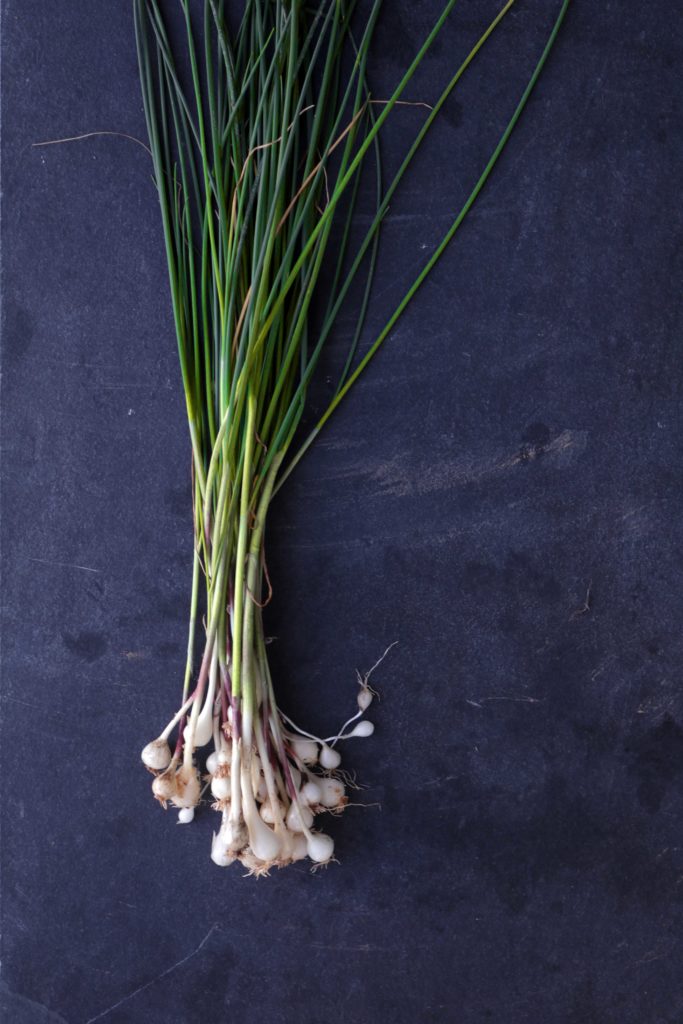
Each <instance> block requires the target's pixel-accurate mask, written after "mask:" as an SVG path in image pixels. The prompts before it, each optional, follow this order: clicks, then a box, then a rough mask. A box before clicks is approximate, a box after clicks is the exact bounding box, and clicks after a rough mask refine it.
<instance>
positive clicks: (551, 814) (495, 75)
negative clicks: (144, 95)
mask: <svg viewBox="0 0 683 1024" xmlns="http://www.w3.org/2000/svg"><path fill="white" fill-rule="evenodd" d="M558 6H559V2H558V0H547V2H546V0H538V2H535V3H530V2H525V3H520V4H519V5H518V7H519V9H518V10H517V11H516V12H515V13H514V15H512V16H510V20H509V23H508V25H507V28H506V29H505V31H504V32H502V33H501V35H500V37H499V38H498V39H497V40H496V42H494V43H493V44H492V46H491V48H490V50H489V51H488V54H487V56H486V57H484V58H483V60H482V62H481V64H480V66H479V68H480V70H479V72H474V73H473V74H472V75H470V77H469V78H468V79H467V80H466V81H465V82H463V85H462V89H461V90H460V92H459V94H458V97H457V100H455V98H454V101H453V102H452V103H451V104H450V106H449V110H448V113H447V116H446V117H445V119H444V120H443V122H442V123H441V126H440V127H439V129H438V130H437V131H436V132H435V135H434V137H433V139H432V142H431V144H430V146H429V148H428V149H427V150H425V152H424V154H423V156H422V157H421V159H420V161H419V164H418V165H417V166H416V170H415V173H414V174H413V176H412V177H411V179H410V181H409V182H407V183H406V188H405V189H404V191H403V193H402V198H401V200H400V201H397V202H396V203H395V204H394V206H393V207H392V212H391V216H390V218H389V221H388V226H387V232H386V237H385V243H384V246H383V252H382V263H381V274H380V281H379V283H378V288H377V296H376V301H375V303H374V306H373V314H372V315H373V323H374V324H375V325H379V324H380V323H381V316H382V313H383V312H388V311H389V310H390V308H391V304H392V302H394V301H396V300H397V299H398V298H399V297H400V295H401V290H402V288H404V287H405V285H406V284H407V283H408V282H409V280H410V277H411V274H414V273H415V271H416V268H417V267H418V266H419V265H420V261H421V260H423V259H424V258H425V256H426V255H427V254H428V253H429V251H430V249H431V247H432V246H433V245H434V243H435V241H436V240H437V239H438V237H439V235H440V232H443V230H445V227H446V226H447V224H448V221H449V212H450V211H452V210H453V209H454V208H455V207H456V205H457V203H458V201H459V200H461V199H462V198H463V197H464V194H465V189H466V187H467V185H468V184H471V183H472V182H473V180H474V178H475V175H476V171H477V168H478V166H479V165H480V163H481V160H482V159H483V158H484V157H485V155H486V153H487V152H488V150H489V149H490V148H491V146H492V144H493V142H494V140H495V137H496V132H497V130H498V129H499V126H500V124H501V121H502V108H503V107H504V109H505V110H506V111H507V110H509V109H510V108H511V106H512V104H513V102H514V99H515V97H516V95H518V93H519V91H520V90H521V88H522V85H523V81H524V76H525V75H526V74H527V73H528V70H529V68H530V66H531V64H532V62H533V60H534V59H535V57H536V55H537V54H538V53H539V51H540V48H541V46H542V41H543V37H544V35H545V33H546V32H547V31H548V29H549V25H550V23H551V20H552V18H553V16H554V12H555V11H556V10H557V8H558ZM495 7H496V5H495V4H494V3H489V2H488V0H462V3H461V4H460V5H459V7H458V10H457V12H456V14H454V16H453V18H452V22H451V23H450V25H449V27H448V29H447V31H446V32H445V34H444V36H443V39H442V41H441V42H440V43H439V45H438V47H437V48H436V50H435V52H434V54H433V56H431V57H430V59H429V61H428V62H427V64H426V65H425V68H424V70H423V72H422V74H421V75H420V76H419V78H418V80H417V81H416V83H415V86H414V89H413V97H414V98H415V99H430V98H432V97H434V96H435V95H436V89H437V85H438V83H439V82H442V81H443V80H444V79H445V76H446V75H447V73H448V71H449V69H451V68H452V67H453V66H454V63H455V60H456V58H457V57H458V56H459V55H462V54H464V53H465V52H466V47H467V42H468V41H469V40H473V39H474V38H475V36H474V33H475V31H476V28H477V26H480V25H482V24H483V23H484V19H485V18H486V17H487V16H488V15H489V14H490V13H491V12H492V11H493V10H494V8H495ZM438 8H439V2H438V0H421V2H420V3H410V2H409V0H400V2H395V0H392V3H391V4H390V5H389V4H387V5H386V10H385V14H384V19H383V23H382V29H381V36H380V42H381V47H378V50H377V54H376V61H375V72H374V76H375V77H374V80H375V82H376V95H381V94H382V93H384V94H385V95H386V94H388V91H389V89H390V88H391V85H392V83H394V82H395V81H396V80H397V75H398V73H399V70H400V68H401V67H402V66H404V65H405V63H406V61H407V60H408V59H409V58H410V56H411V54H412V52H413V49H414V46H415V43H416V41H417V40H418V39H419V38H421V37H422V36H423V34H424V32H425V31H426V28H427V26H428V25H429V24H430V22H431V20H432V19H433V17H434V16H435V13H436V11H437V9H438ZM2 10H3V19H2V28H3V151H2V159H3V188H4V203H3V225H2V227H3V239H2V241H3V251H2V256H3V266H4V269H3V275H4V276H3V308H4V331H3V346H4V352H3V355H4V358H3V436H2V449H3V455H4V500H3V512H4V515H3V520H2V528H3V569H4V582H3V608H4V632H3V678H2V696H3V747H2V772H1V778H2V797H3V799H2V810H3V816H2V839H3V842H2V858H3V875H2V878H3V904H2V920H3V951H2V978H3V986H4V988H3V991H4V997H3V998H4V1000H5V1012H4V1017H3V1020H4V1021H6V1022H7V1024H39V1022H41V1024H42V1022H44V1024H47V1022H49V1024H86V1022H90V1024H94V1022H95V1021H105V1022H106V1024H132V1022H145V1024H147V1022H148V1024H160V1022H162V1021H174V1022H179V1024H185V1022H190V1024H194V1022H198V1024H219V1022H223V1021H226V1020H232V1019H235V1020H239V1021H240V1022H241V1024H253V1022H257V1021H258V1022H261V1021H267V1022H268V1024H280V1022H282V1024H290V1022H292V1021H297V1022H300V1024H322V1022H333V1024H374V1022H376V1021H384V1020H387V1021H389V1020H390V1021H393V1022H396V1024H415V1022H422V1021H425V1022H427V1021H434V1022H454V1024H484V1022H486V1021H493V1022H496V1024H522V1022H524V1024H526V1022H528V1024H665V1022H666V1024H674V1022H679V1021H681V1020H683V979H682V977H681V968H680V964H681V925H682V923H683V914H682V912H681V896H682V895H683V849H682V846H681V842H682V841H681V835H682V834H683V833H682V824H683V821H682V817H683V797H682V792H683V699H682V697H681V666H682V663H683V640H682V630H681V622H682V620H683V582H682V580H683V576H682V573H681V568H682V564H681V563H682V561H683V553H682V543H683V536H682V534H681V526H680V523H681V514H680V509H681V499H682V497H683V493H682V487H681V421H680V416H681V380H682V379H683V376H682V372H681V356H680V347H679V338H680V328H681V304H680V301H679V295H678V288H679V286H680V280H681V270H682V268H681V245H680V243H681V231H680V219H679V216H678V214H679V209H678V207H679V205H680V204H679V196H678V187H679V183H680V168H681V163H680V157H681V133H680V102H679V96H677V92H678V93H679V94H680V90H679V89H678V88H677V85H679V84H680V83H679V74H680V66H681V60H682V59H683V53H682V45H681V44H682V39H681V30H680V24H679V23H677V22H676V20H675V19H674V20H673V21H672V17H673V8H672V5H671V4H670V3H668V2H666V0H653V2H651V3H648V4H642V3H635V2H633V0H629V2H626V3H617V2H615V0H611V2H604V3H600V4H595V3H594V4H587V3H584V4H582V3H576V4H574V5H573V7H572V8H571V9H570V13H569V16H568V18H567V21H566V25H565V29H564V31H563V33H562V36H561V38H560V41H559V43H558V45H557V48H556V50H555V52H554V54H553V56H552V58H551V60H550V62H549V64H548V67H547V69H546V71H545V73H544V75H543V78H542V80H541V83H540V87H539V90H538V92H537V93H536V95H535V98H534V99H533V101H532V102H531V103H530V105H529V108H528V110H527V113H526V115H525V118H524V120H523V122H522V124H521V125H520V127H519V130H518V132H517V135H516V137H515V138H514V139H513V142H512V143H511V146H510V148H509V150H508V151H507V154H506V156H505V157H504V159H503V160H502V162H501V164H500V166H499V168H498V170H497V171H496V173H495V176H494V178H493V179H492V181H491V182H490V184H489V186H488V187H487V189H486V192H485V194H484V195H483V196H482V198H481V200H480V202H479V204H478V206H477V208H476V210H475V212H474V213H473V214H472V216H471V218H470V219H469V222H468V224H467V226H466V228H465V229H464V230H463V231H462V233H461V234H460V236H459V239H458V241H457V243H456V244H455V245H454V247H453V248H452V250H451V252H450V254H449V255H448V257H447V258H446V259H445V260H444V261H443V263H442V264H441V266H440V267H439V269H438V271H437V272H436V273H435V274H434V276H433V278H432V279H431V281H430V282H429V283H428V284H427V285H426V286H425V288H424V290H423V291H422V292H421V294H420V296H419V299H418V300H417V301H416V303H415V305H414V306H413V307H412V309H411V310H410V312H409V314H408V315H407V316H406V317H405V319H404V320H403V321H402V323H401V325H400V327H399V328H398V329H397V330H396V331H395V334H394V336H393V337H392V339H391V341H390V343H389V344H388V345H387V348H386V350H385V351H384V353H383V355H382V356H381V357H380V359H379V360H378V362H377V364H376V366H375V367H374V369H373V370H372V372H371V373H370V375H369V376H368V377H367V379H366V380H365V382H364V383H363V384H362V385H361V386H360V387H359V389H358V391H357V392H356V394H355V396H354V397H353V398H352V399H350V401H349V403H348V405H347V407H346V409H343V410H341V411H340V413H339V415H337V416H336V417H335V419H334V421H333V423H332V424H331V426H330V429H329V431H328V433H327V436H326V437H325V439H324V441H322V442H321V443H320V444H319V446H318V447H317V449H316V450H315V451H314V452H312V453H311V455H310V457H309V458H308V459H307V461H306V462H305V463H304V464H302V466H301V469H300V471H299V472H298V473H297V476H296V478H295V479H293V481H292V482H291V486H289V487H288V488H287V490H286V492H283V495H282V501H281V502H280V503H279V506H278V508H277V511H276V512H275V513H274V522H273V528H272V530H271V539H270V558H271V562H272V572H273V578H274V583H275V586H276V602H275V605H274V607H273V609H272V614H271V616H270V628H271V631H272V632H273V633H274V634H276V635H277V636H278V637H279V642H278V643H277V644H276V645H274V648H273V657H274V661H275V665H276V668H277V671H278V679H279V685H280V693H281V697H282V701H283V703H284V704H285V706H286V707H288V708H289V709H290V710H291V711H292V712H293V713H295V714H296V715H298V716H299V717H303V718H306V720H307V721H308V722H309V723H310V724H311V726H313V727H314V728H320V729H329V728H331V727H333V726H334V724H335V723H337V722H338V721H339V720H340V719H341V718H343V717H345V714H346V712H347V709H348V708H349V706H350V704H352V702H353V700H354V693H355V686H354V669H355V667H356V666H359V667H361V668H363V667H365V668H367V667H368V666H369V665H370V664H371V663H372V662H373V661H374V660H375V659H376V657H378V655H379V654H380V653H381V652H382V650H383V649H384V648H385V646H386V645H387V644H388V643H390V642H391V641H393V640H396V639H397V640H399V641H400V643H399V646H398V647H396V648H395V649H394V651H392V653H391V655H390V656H389V658H388V659H387V661H386V663H385V665H384V666H383V667H382V669H381V671H380V672H378V675H377V682H378V684H379V685H380V688H381V691H382V695H383V700H382V702H381V704H380V705H378V707H377V708H376V710H375V712H374V718H375V720H376V722H377V726H378V729H377V733H376V735H375V737H374V739H373V740H372V741H365V742H362V743H361V742H359V743H357V744H356V746H355V747H353V748H350V749H349V764H350V765H351V766H352V767H353V768H355V769H356V770H357V771H358V773H359V776H360V777H361V778H362V780H363V781H364V782H366V783H367V784H368V787H369V788H368V789H367V791H366V792H365V794H364V797H363V799H365V800H366V801H368V802H375V801H377V802H380V803H381V810H377V809H376V808H374V809H366V810H363V809H361V808H352V809H350V810H349V812H348V814H347V815H346V816H345V818H344V819H343V820H340V821H339V822H336V823H335V824H334V826H333V828H334V834H335V836H336V837H337V841H338V852H339V856H340V860H341V864H340V866H335V867H333V869H331V870H328V871H325V872H320V873H318V874H316V875H310V874H309V873H308V872H307V871H305V870H299V869H293V870H287V871H284V872H280V873H279V874H277V875H275V876H274V877H272V878H271V879H270V880H268V881H265V882H255V881H254V880H245V879H243V878H242V877H241V876H240V872H239V870H230V871H226V872H221V871H219V870H218V869H215V868H214V867H213V866H212V865H211V864H210V863H209V861H208V846H209V836H210V831H211V827H212V824H213V821H212V814H211V813H210V812H208V813H204V814H202V815H201V816H200V818H199V819H198V820H197V822H196V823H195V825H194V826H193V827H191V828H177V827H176V826H175V824H174V817H172V816H171V815H170V814H168V815H164V814H163V813H162V812H161V810H160V809H159V808H158V807H156V806H155V805H153V803H152V801H151V798H150V794H149V786H148V783H149V779H148V777H147V776H146V775H145V773H144V771H143V770H142V769H141V767H140V765H139V763H138V750H139V748H140V747H141V746H142V745H143V743H144V742H146V741H147V740H148V739H149V738H150V737H151V736H152V735H153V734H154V732H155V730H156V729H157V728H158V726H159V724H160V723H161V722H163V721H165V720H166V717H167V716H168V715H169V714H170V712H171V711H172V709H173V707H174V702H175V699H176V693H177V690H178V688H179V677H180V673H181V667H182V660H183V648H184V644H185V616H186V609H187V599H188V585H189V567H190V562H189V555H190V545H191V534H190V530H191V525H190V519H189V505H188V495H189V490H188V468H189V450H188V444H187V439H186V434H185V429H184V423H183V403H182V399H181V393H180V390H179V377H178V372H177V368H176V361H175V351H174V340H173V336H172V330H171V321H170V314H169V300H168V293H167V285H166V280H165V270H164V264H163V254H162V249H161V233H160V225H159V218H158V213H157V207H156V204H155V197H154V194H153V191H152V187H151V183H150V178H149V168H148V164H147V158H146V156H145V153H144V151H143V150H142V149H141V148H140V147H139V146H137V145H135V144H134V143H131V142H127V141H125V140H121V139H117V138H96V139H93V140H91V141H88V142H81V143H74V144H71V145H62V146H53V147H48V148H43V149H34V148H32V146H31V144H32V143H33V142H35V141H39V140H45V139H53V138H57V137H63V136H69V135H75V134H77V133H79V132H86V131H93V130H104V129H107V130H120V131H126V132H129V133H131V134H132V135H137V136H141V135H142V134H143V123H142V114H141V108H140V102H139V99H138V91H137V79H136V65H135V56H134V46H133V39H132V26H131V12H130V5H129V4H128V3H116V4H113V3H111V4H106V5H104V4H94V3H88V2H85V0H79V2H76V0H72V2H69V3H65V2H62V3H52V4H45V3H44V2H43V0H21V2H20V3H19V2H17V0H4V3H3V5H2ZM501 105H502V106H501ZM421 116H423V114H421V112H420V110H419V109H405V110H404V111H402V112H401V113H400V114H399V115H398V117H397V118H396V119H395V121H394V129H393V132H392V135H391V138H388V139H387V140H386V142H385V153H386V154H387V159H388V161H389V163H391V162H392V160H393V161H395V160H396V158H397V156H398V155H399V153H400V152H401V150H402V147H403V146H404V145H405V143H406V141H407V140H408V139H409V137H410V133H411V131H414V130H415V128H416V126H417V125H418V123H419V122H420V118H421ZM587 593H588V594H589V600H588V601H587V602H586V595H587ZM586 604H588V608H587V609H586V607H585V605H586ZM581 609H584V611H583V613H581Z"/></svg>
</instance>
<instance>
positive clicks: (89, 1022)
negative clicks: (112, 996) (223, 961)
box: [85, 924, 218, 1024]
mask: <svg viewBox="0 0 683 1024" xmlns="http://www.w3.org/2000/svg"><path fill="white" fill-rule="evenodd" d="M217 928H218V925H217V924H212V925H211V927H210V928H209V930H208V932H207V933H206V935H205V936H204V938H203V939H202V941H201V942H200V943H199V945H198V946H197V947H196V948H195V949H193V950H192V952H191V953H188V954H187V956H184V957H183V958H182V960H178V962H177V963H175V964H172V965H171V966H170V967H167V968H166V970H165V971H162V972H161V974H157V976H156V978H152V980H151V981H146V982H145V984H144V985H140V987H139V988H136V989H135V991H134V992H129V993H128V995H127V996H124V997H123V999H119V1001H118V1003H114V1005H113V1006H108V1007H107V1009H106V1010H102V1012H101V1013H98V1014H97V1015H96V1016H95V1017H90V1019H89V1020H87V1021H86V1022H85V1024H95V1021H96V1020H102V1018H103V1017H106V1016H107V1015H108V1014H110V1013H113V1011H114V1010H118V1008H119V1006H123V1004H124V1003H127V1002H129V1001H130V1000H131V999H133V998H134V997H135V996H137V995H139V994H140V993H141V992H144V991H145V989H147V988H151V987H152V985H156V983H157V981H161V980H162V978H167V977H168V976H169V974H171V972H172V971H175V970H177V968H178V967H182V966H183V964H186V963H187V961H188V960H191V959H192V957H193V956H196V955H197V953H199V952H200V950H202V949H203V948H204V946H205V945H206V944H207V942H208V941H209V939H210V938H211V936H212V935H213V933H214V932H215V931H216V930H217Z"/></svg>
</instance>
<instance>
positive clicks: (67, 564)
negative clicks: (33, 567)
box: [28, 555, 102, 572]
mask: <svg viewBox="0 0 683 1024" xmlns="http://www.w3.org/2000/svg"><path fill="white" fill-rule="evenodd" d="M28 560H29V562H40V564H41V565H58V566H61V567H62V568H64V569H82V570H83V572H102V570H101V569H93V568H92V567H91V566H89V565H77V564H76V563H75V562H54V561H53V560H52V559H51V558H32V557H31V556H30V555H29V559H28Z"/></svg>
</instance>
